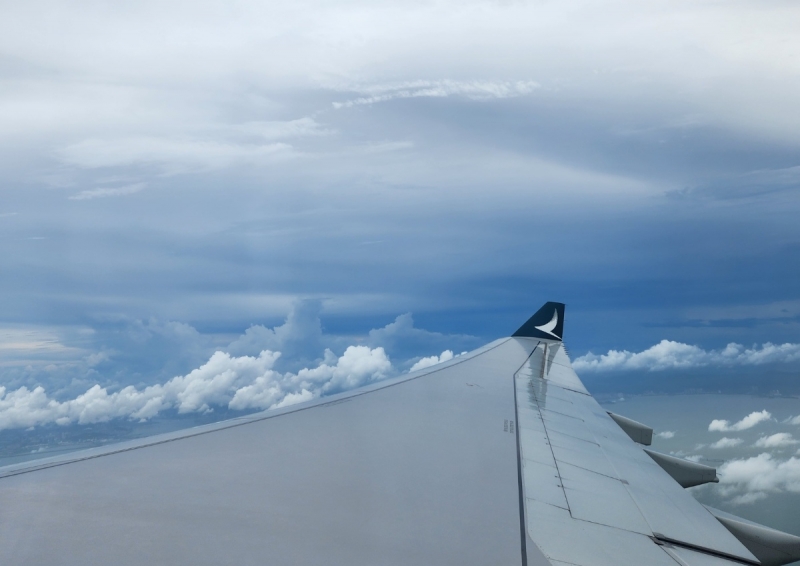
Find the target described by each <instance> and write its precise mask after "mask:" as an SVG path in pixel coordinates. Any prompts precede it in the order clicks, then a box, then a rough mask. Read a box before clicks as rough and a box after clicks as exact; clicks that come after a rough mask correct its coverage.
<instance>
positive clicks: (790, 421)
mask: <svg viewBox="0 0 800 566" xmlns="http://www.w3.org/2000/svg"><path fill="white" fill-rule="evenodd" d="M783 422H784V423H786V424H792V425H800V415H797V416H796V417H789V418H788V419H786V420H785V421H783Z"/></svg>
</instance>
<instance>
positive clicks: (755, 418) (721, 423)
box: [708, 410, 772, 432]
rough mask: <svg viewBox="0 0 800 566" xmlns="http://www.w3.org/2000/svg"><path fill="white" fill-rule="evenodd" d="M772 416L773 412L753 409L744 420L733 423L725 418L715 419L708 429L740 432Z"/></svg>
mask: <svg viewBox="0 0 800 566" xmlns="http://www.w3.org/2000/svg"><path fill="white" fill-rule="evenodd" d="M771 418H772V414H771V413H770V412H769V411H767V410H764V411H753V412H752V413H750V414H749V415H747V416H746V417H744V418H743V419H742V420H740V421H738V422H735V423H733V424H731V423H730V422H729V421H726V420H724V419H714V420H713V421H711V424H709V425H708V430H709V431H711V432H715V431H716V432H739V431H742V430H747V429H749V428H753V427H754V426H756V425H757V424H758V423H761V422H764V421H768V420H770V419H771Z"/></svg>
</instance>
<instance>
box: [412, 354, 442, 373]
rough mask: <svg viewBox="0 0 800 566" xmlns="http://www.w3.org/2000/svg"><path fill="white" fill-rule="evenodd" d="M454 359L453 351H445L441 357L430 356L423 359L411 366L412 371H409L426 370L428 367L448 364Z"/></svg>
mask: <svg viewBox="0 0 800 566" xmlns="http://www.w3.org/2000/svg"><path fill="white" fill-rule="evenodd" d="M452 359H453V352H452V350H445V351H444V352H442V353H441V355H439V356H428V357H427V358H422V359H421V360H419V361H418V362H417V363H415V364H414V365H413V366H411V369H410V370H409V371H417V370H418V369H425V368H427V367H431V366H435V365H436V364H440V363H442V362H447V361H449V360H452Z"/></svg>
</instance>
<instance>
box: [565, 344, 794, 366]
mask: <svg viewBox="0 0 800 566" xmlns="http://www.w3.org/2000/svg"><path fill="white" fill-rule="evenodd" d="M798 360H800V344H790V343H786V344H772V343H770V342H767V343H766V344H762V345H761V346H753V347H752V348H747V347H745V346H742V345H741V344H736V343H733V342H731V343H730V344H728V345H727V346H726V347H725V348H723V349H722V350H704V349H702V348H700V347H698V346H692V345H690V344H684V343H682V342H673V341H672V340H662V341H661V342H659V343H658V344H656V345H654V346H651V347H650V348H648V349H647V350H644V351H642V352H629V351H628V350H609V351H608V353H607V354H600V355H599V356H598V355H596V354H593V353H591V352H589V353H588V354H586V355H584V356H580V357H578V358H576V359H575V360H574V361H573V363H572V365H573V367H574V368H575V369H576V370H578V371H612V370H648V371H659V370H666V369H689V368H696V367H705V366H738V365H760V364H768V363H786V362H796V361H798Z"/></svg>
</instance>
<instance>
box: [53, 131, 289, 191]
mask: <svg viewBox="0 0 800 566" xmlns="http://www.w3.org/2000/svg"><path fill="white" fill-rule="evenodd" d="M290 153H291V146H290V145H289V144H286V143H282V142H273V143H244V142H241V143H237V142H234V141H229V140H219V139H204V138H201V137H185V138H165V137H155V136H153V137H148V136H137V137H123V138H116V139H99V138H92V139H87V140H83V141H80V142H77V143H74V144H72V145H69V146H67V147H65V148H63V149H62V150H61V152H60V156H61V158H62V160H63V161H64V163H67V164H69V165H75V166H78V167H81V168H85V169H98V168H105V167H127V166H131V165H158V166H162V167H165V168H166V169H167V170H168V171H169V172H172V173H177V172H187V171H203V170H211V169H222V168H225V167H229V166H231V165H234V164H240V163H262V162H264V161H265V160H269V159H273V158H276V157H286V156H289V155H290ZM79 194H80V193H79ZM102 196H107V195H102ZM86 198H92V197H86Z"/></svg>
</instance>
